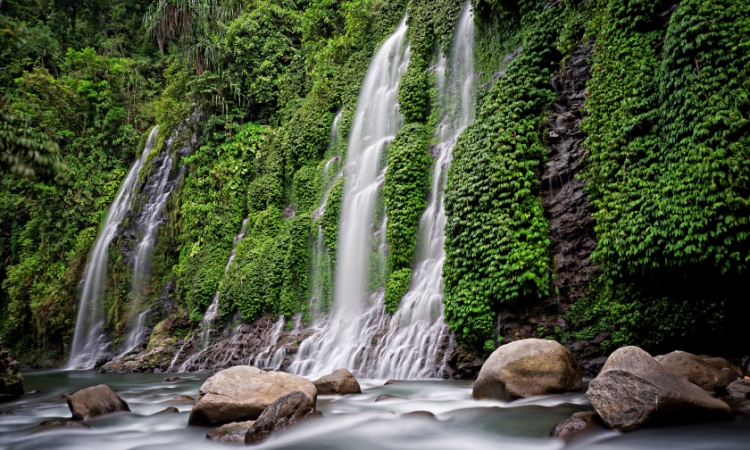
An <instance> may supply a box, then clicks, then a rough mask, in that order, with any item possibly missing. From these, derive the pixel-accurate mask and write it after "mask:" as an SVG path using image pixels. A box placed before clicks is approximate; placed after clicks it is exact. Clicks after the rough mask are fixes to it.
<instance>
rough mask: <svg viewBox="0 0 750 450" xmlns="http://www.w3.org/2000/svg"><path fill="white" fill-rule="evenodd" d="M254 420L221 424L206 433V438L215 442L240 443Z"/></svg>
mask: <svg viewBox="0 0 750 450" xmlns="http://www.w3.org/2000/svg"><path fill="white" fill-rule="evenodd" d="M254 423H255V421H253V420H248V421H247V422H232V423H228V424H226V425H222V426H220V427H219V428H216V429H213V430H211V431H209V432H208V433H206V439H208V440H210V441H216V442H226V443H242V442H245V435H246V434H247V430H249V429H250V428H251V427H252V426H253V424H254Z"/></svg>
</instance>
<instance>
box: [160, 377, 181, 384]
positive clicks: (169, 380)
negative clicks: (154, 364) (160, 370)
mask: <svg viewBox="0 0 750 450" xmlns="http://www.w3.org/2000/svg"><path fill="white" fill-rule="evenodd" d="M163 381H164V382H165V383H177V382H179V381H183V380H182V378H180V377H167V378H165V379H164V380H163Z"/></svg>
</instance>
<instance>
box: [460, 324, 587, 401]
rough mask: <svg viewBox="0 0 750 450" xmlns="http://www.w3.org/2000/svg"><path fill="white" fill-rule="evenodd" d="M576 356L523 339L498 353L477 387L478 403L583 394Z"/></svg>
mask: <svg viewBox="0 0 750 450" xmlns="http://www.w3.org/2000/svg"><path fill="white" fill-rule="evenodd" d="M581 382H582V378H581V369H580V367H578V361H577V360H576V358H575V356H573V353H572V352H571V351H570V350H568V349H567V348H565V347H563V346H562V345H560V343H558V342H556V341H549V340H545V339H523V340H520V341H515V342H511V343H510V344H506V345H503V346H502V347H500V348H498V349H497V350H495V351H494V352H493V353H492V355H490V357H489V359H487V361H486V362H485V363H484V365H483V366H482V370H481V371H480V372H479V377H478V378H477V381H476V382H475V383H474V390H473V392H472V396H473V397H474V398H475V399H484V398H492V399H498V400H513V399H516V398H525V397H532V396H535V395H548V394H562V393H564V392H575V391H580V390H581Z"/></svg>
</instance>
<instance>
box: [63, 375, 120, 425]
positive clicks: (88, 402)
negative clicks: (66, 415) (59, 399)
mask: <svg viewBox="0 0 750 450" xmlns="http://www.w3.org/2000/svg"><path fill="white" fill-rule="evenodd" d="M65 399H66V400H67V401H68V407H69V408H70V412H72V413H73V420H86V419H91V418H93V417H98V416H103V415H105V414H110V413H115V412H123V411H128V412H129V411H130V407H128V404H127V403H125V400H123V399H121V398H120V396H118V395H117V394H115V392H114V391H113V390H112V389H110V388H109V386H107V385H106V384H100V385H99V386H93V387H90V388H86V389H81V390H80V391H78V392H76V393H75V394H71V395H69V396H67V397H66V398H65Z"/></svg>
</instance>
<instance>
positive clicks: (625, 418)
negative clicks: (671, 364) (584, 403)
mask: <svg viewBox="0 0 750 450" xmlns="http://www.w3.org/2000/svg"><path fill="white" fill-rule="evenodd" d="M586 397H588V399H589V400H590V401H591V404H592V405H593V406H594V408H595V409H596V411H597V412H598V413H599V415H600V416H601V418H602V419H603V420H604V422H605V423H606V424H607V426H608V427H610V428H613V429H615V430H618V431H630V430H635V429H638V428H641V427H644V426H653V425H666V424H681V423H692V422H700V421H710V420H721V419H727V418H730V417H731V410H730V409H729V406H728V405H727V404H726V403H724V402H722V401H721V400H717V399H715V398H712V397H711V396H710V395H709V394H708V393H707V392H706V391H704V390H703V389H701V388H699V387H698V386H696V385H694V384H692V383H689V382H687V381H685V380H682V379H680V378H677V377H676V376H674V375H672V374H671V373H670V372H669V371H668V370H666V369H665V368H664V367H663V366H662V365H661V364H659V363H658V362H657V361H656V360H655V359H654V358H652V357H651V355H649V354H648V353H646V352H645V351H643V350H641V349H640V348H638V347H623V348H621V349H618V350H617V351H615V352H614V353H613V354H612V355H611V356H610V357H609V359H608V360H607V364H605V365H604V368H602V371H601V373H600V374H599V376H597V377H596V379H594V380H593V381H591V383H590V384H589V389H588V391H587V392H586Z"/></svg>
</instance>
